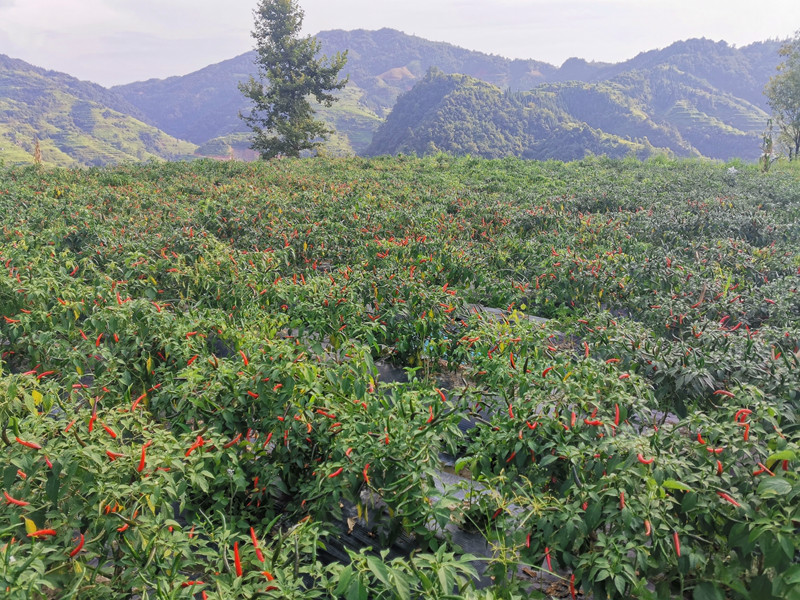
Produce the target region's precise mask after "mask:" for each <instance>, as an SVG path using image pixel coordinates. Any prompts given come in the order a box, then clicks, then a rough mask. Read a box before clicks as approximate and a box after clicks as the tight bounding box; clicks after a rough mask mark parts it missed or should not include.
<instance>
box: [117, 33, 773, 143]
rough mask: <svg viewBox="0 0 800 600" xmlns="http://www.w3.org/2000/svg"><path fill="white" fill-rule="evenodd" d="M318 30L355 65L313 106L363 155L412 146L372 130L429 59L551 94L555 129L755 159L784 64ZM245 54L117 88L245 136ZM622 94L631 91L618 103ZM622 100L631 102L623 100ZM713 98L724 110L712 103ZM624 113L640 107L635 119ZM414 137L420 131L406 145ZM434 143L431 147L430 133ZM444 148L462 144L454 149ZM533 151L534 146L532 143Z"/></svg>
mask: <svg viewBox="0 0 800 600" xmlns="http://www.w3.org/2000/svg"><path fill="white" fill-rule="evenodd" d="M317 37H318V39H319V40H320V41H321V42H322V47H323V52H325V53H327V54H331V53H335V52H337V51H341V50H348V51H349V61H348V64H347V66H346V67H345V72H346V73H348V74H349V75H350V82H351V83H350V86H348V89H347V91H346V92H345V94H344V97H343V100H342V101H341V102H339V103H338V104H337V105H335V106H334V108H333V109H330V110H325V109H321V110H320V111H319V112H320V115H321V116H323V118H325V119H326V120H328V121H329V122H330V123H331V124H332V125H333V126H334V127H335V128H336V129H337V131H338V134H339V135H338V136H337V138H336V139H335V140H334V144H333V145H334V149H335V150H337V151H341V152H344V153H347V152H355V153H359V154H362V153H365V152H370V153H374V152H375V151H377V150H378V149H382V150H383V151H386V152H393V151H396V150H395V148H399V147H400V146H407V145H408V144H406V143H402V144H400V145H399V146H393V145H391V144H390V145H386V143H385V138H383V139H384V141H383V142H379V141H378V140H375V139H373V136H374V135H375V132H376V131H377V130H378V126H379V125H380V124H381V122H382V120H383V119H386V118H387V116H388V115H389V113H390V112H392V109H393V108H394V107H395V104H396V102H397V99H398V98H399V97H400V95H401V94H404V93H406V92H408V91H409V90H411V89H412V88H413V87H414V85H415V84H418V83H419V82H420V81H422V80H423V78H424V77H425V74H426V73H427V71H428V69H429V68H430V67H436V68H437V69H439V70H440V71H443V72H444V73H449V74H453V73H459V74H464V75H469V76H471V77H473V78H475V79H477V80H480V81H484V82H486V83H489V84H492V85H495V86H497V87H498V88H500V90H503V91H506V90H508V91H511V92H515V91H531V90H533V92H532V93H533V95H532V96H531V97H530V99H531V101H535V100H536V98H539V99H540V101H541V99H542V98H543V97H544V96H543V95H544V94H555V96H556V98H555V100H554V102H555V105H554V107H555V115H556V117H557V118H558V119H559V120H560V122H561V127H559V128H556V129H554V130H553V131H556V130H558V131H561V132H562V133H563V128H564V127H567V128H568V129H569V130H570V131H574V128H575V127H576V126H579V127H582V128H583V129H584V130H593V131H595V132H596V134H597V135H600V136H601V137H602V134H605V135H606V136H610V137H608V139H618V141H619V142H620V143H622V142H628V141H630V142H631V143H632V144H633V145H634V146H636V147H637V148H639V146H641V148H648V147H653V148H657V149H658V148H660V149H661V150H663V151H666V152H668V153H671V154H675V155H678V156H684V155H689V156H696V155H702V156H708V157H713V158H730V157H732V156H739V157H741V158H745V159H754V158H755V157H756V155H757V153H758V139H757V137H758V134H759V133H760V132H761V131H762V130H763V128H764V126H765V124H766V119H767V115H766V112H765V109H766V103H765V98H764V97H763V94H762V90H763V87H764V85H765V84H766V82H767V80H768V78H769V77H770V75H772V74H773V73H774V71H775V67H776V65H777V64H778V62H779V61H778V55H777V50H778V48H779V46H780V42H778V41H771V42H759V43H755V44H751V45H749V46H746V47H743V48H734V47H732V46H729V45H728V44H726V43H725V42H714V41H711V40H706V39H693V40H686V41H680V42H675V43H674V44H671V45H670V46H668V47H666V48H663V49H660V50H649V51H647V52H642V53H640V54H638V55H637V56H635V57H634V58H632V59H630V60H627V61H624V62H621V63H616V64H612V63H593V62H587V61H585V60H582V59H578V58H572V59H569V60H567V61H565V62H564V64H563V65H562V66H561V67H555V66H553V65H550V64H548V63H545V62H542V61H536V60H510V59H506V58H503V57H501V56H496V55H489V54H485V53H482V52H476V51H472V50H467V49H464V48H459V47H457V46H454V45H452V44H447V43H443V42H432V41H429V40H425V39H423V38H420V37H416V36H411V35H406V34H404V33H402V32H399V31H396V30H393V29H380V30H378V31H367V30H363V29H358V30H354V31H343V30H333V31H323V32H321V33H319V34H318V35H317ZM252 57H253V54H252V53H246V54H243V55H241V56H238V57H235V58H233V59H230V60H227V61H224V62H221V63H218V64H216V65H210V66H208V67H206V68H204V69H201V70H199V71H197V72H195V73H191V74H189V75H185V76H183V77H171V78H169V79H164V80H149V81H145V82H138V83H132V84H128V85H123V86H117V87H115V88H113V91H115V92H118V93H119V94H120V95H122V96H123V97H124V98H125V99H126V100H127V101H128V102H130V103H131V104H133V105H135V106H136V107H137V108H138V109H139V110H140V111H142V112H143V113H144V114H145V115H147V117H148V118H149V119H150V120H152V121H153V122H154V123H156V124H158V126H159V127H160V128H161V129H163V130H164V131H166V132H168V133H170V134H172V135H175V136H177V137H182V138H185V139H189V140H191V141H193V142H195V143H198V144H202V143H204V142H207V141H208V140H210V139H214V138H219V137H222V136H227V137H226V138H225V139H227V140H228V141H230V142H231V143H233V144H234V145H236V143H238V144H240V145H241V144H244V145H246V139H247V136H246V128H245V127H244V125H243V123H242V122H241V121H240V119H238V117H237V114H238V112H239V111H240V110H247V104H246V103H245V101H244V100H243V98H242V97H241V94H240V93H239V92H238V89H237V88H236V83H237V82H238V81H241V80H242V79H245V78H247V77H248V76H249V75H251V74H253V73H254V67H253V65H252ZM567 82H581V83H582V84H587V85H588V84H592V85H588V87H587V86H579V85H576V84H575V83H572V84H570V85H567ZM650 83H653V84H655V85H657V86H658V89H659V90H660V92H659V93H660V94H661V96H660V97H651V96H648V94H647V91H646V87H643V86H646V85H649V84H650ZM671 83H674V85H675V87H674V88H670V85H671ZM542 86H544V87H542ZM612 96H613V99H612V100H610V98H611V97H612ZM622 96H625V97H626V98H627V99H626V100H624V101H623V100H622V99H621V97H622ZM597 100H600V101H601V102H602V103H605V104H604V105H605V106H607V107H609V109H611V112H610V113H606V114H599V111H598V110H597V109H596V107H595V108H593V106H592V102H594V101H597ZM608 102H610V104H608ZM587 103H588V104H587ZM623 105H624V106H626V107H627V108H625V109H624V110H623V109H621V107H622V106H623ZM717 105H718V106H719V107H720V108H719V109H717V108H714V107H715V106H717ZM462 108H464V107H462ZM630 111H633V112H634V113H636V114H637V115H638V116H637V117H636V118H633V115H632V113H631V112H630ZM614 115H617V116H618V117H619V119H615V118H613V116H614ZM462 116H463V115H462ZM393 119H394V120H395V121H396V120H397V117H396V116H395V117H393ZM470 120H474V119H470ZM417 125H418V124H414V123H405V124H404V128H406V129H411V130H412V131H415V132H416V134H415V135H423V134H422V129H424V128H420V127H418V126H417ZM387 126H389V125H388V123H387ZM389 127H390V128H391V126H389ZM540 133H542V132H540ZM573 135H574V134H573ZM395 137H396V135H395ZM644 137H646V138H647V140H644ZM628 138H630V139H628ZM637 139H638V141H637ZM654 140H657V141H654ZM429 141H433V140H425V143H424V144H422V145H423V147H424V148H427V147H429V144H428V143H427V142H429ZM476 143H477V142H476ZM576 143H577V142H576ZM420 144H421V140H420V139H417V140H415V142H414V143H413V144H411V145H413V146H414V147H418V146H419V145H420ZM637 144H638V146H637ZM477 145H478V146H480V145H481V144H477ZM522 145H523V146H524V145H525V144H524V143H523V144H522ZM554 145H557V144H554ZM622 145H623V146H624V145H625V144H622ZM433 146H435V147H437V148H438V145H437V144H435V143H434V144H433ZM457 146H458V145H457ZM474 146H475V145H474V144H473V145H472V147H474ZM516 146H519V144H516ZM541 147H542V148H546V147H549V145H548V144H544V145H542V146H541ZM368 148H369V150H368ZM641 148H640V150H639V151H642V150H641ZM443 149H444V148H443ZM587 150H588V148H587ZM661 150H659V151H661ZM450 151H458V150H457V149H456V148H455V147H453V148H451V150H450ZM494 152H495V150H494V149H493V150H489V151H487V153H486V154H487V155H492V154H493V153H494ZM517 154H520V153H517ZM533 154H535V155H536V156H540V153H539V152H534V153H533ZM549 157H551V158H553V157H554V156H549Z"/></svg>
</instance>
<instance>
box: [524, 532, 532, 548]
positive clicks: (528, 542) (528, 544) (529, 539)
mask: <svg viewBox="0 0 800 600" xmlns="http://www.w3.org/2000/svg"><path fill="white" fill-rule="evenodd" d="M525 547H526V548H530V547H531V534H530V533H529V534H528V535H527V536H525Z"/></svg>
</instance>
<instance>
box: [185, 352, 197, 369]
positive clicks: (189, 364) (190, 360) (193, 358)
mask: <svg viewBox="0 0 800 600" xmlns="http://www.w3.org/2000/svg"><path fill="white" fill-rule="evenodd" d="M198 356H200V355H199V354H195V355H194V356H193V357H192V358H190V359H189V360H187V361H186V366H187V367H191V366H192V363H193V362H194V361H196V360H197V357H198Z"/></svg>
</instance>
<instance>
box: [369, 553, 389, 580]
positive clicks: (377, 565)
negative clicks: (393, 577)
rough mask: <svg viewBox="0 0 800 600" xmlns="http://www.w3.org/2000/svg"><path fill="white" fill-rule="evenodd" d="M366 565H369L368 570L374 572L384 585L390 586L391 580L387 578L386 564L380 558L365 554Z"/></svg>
mask: <svg viewBox="0 0 800 600" xmlns="http://www.w3.org/2000/svg"><path fill="white" fill-rule="evenodd" d="M367 565H368V566H369V569H370V571H372V572H373V573H374V574H375V577H377V578H378V579H379V580H380V581H381V583H383V584H384V585H385V586H386V587H391V585H392V584H391V581H390V580H389V570H388V569H387V568H386V565H385V564H384V562H383V561H382V560H379V559H378V558H376V557H374V556H367Z"/></svg>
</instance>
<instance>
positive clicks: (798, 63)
mask: <svg viewBox="0 0 800 600" xmlns="http://www.w3.org/2000/svg"><path fill="white" fill-rule="evenodd" d="M780 55H781V56H783V57H785V58H784V60H783V62H782V63H781V64H780V65H778V74H777V75H775V76H773V77H772V78H770V80H769V83H768V84H767V88H766V90H765V91H764V93H765V94H766V95H767V97H768V98H769V105H770V108H772V111H773V113H774V115H775V122H776V123H777V125H778V127H779V128H780V131H781V135H780V141H781V144H782V145H783V146H785V148H786V150H787V151H788V154H789V160H790V161H791V160H793V159H794V158H797V157H798V156H799V155H800V31H799V32H798V33H797V34H796V35H795V38H794V39H793V40H791V41H790V42H787V43H786V44H785V45H784V46H782V47H781V50H780Z"/></svg>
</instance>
